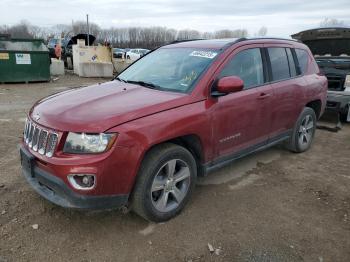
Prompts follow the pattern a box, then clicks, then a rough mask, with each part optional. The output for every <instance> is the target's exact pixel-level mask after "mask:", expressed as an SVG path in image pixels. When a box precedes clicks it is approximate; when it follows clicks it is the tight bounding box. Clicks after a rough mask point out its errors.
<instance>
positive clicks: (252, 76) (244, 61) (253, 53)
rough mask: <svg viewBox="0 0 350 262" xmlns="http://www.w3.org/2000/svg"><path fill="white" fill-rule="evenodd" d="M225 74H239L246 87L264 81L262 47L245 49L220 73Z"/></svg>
mask: <svg viewBox="0 0 350 262" xmlns="http://www.w3.org/2000/svg"><path fill="white" fill-rule="evenodd" d="M225 76H238V77H240V78H241V79H242V80H243V82H244V89H248V88H251V87H254V86H259V85H262V84H263V83H264V70H263V63H262V58H261V52H260V48H251V49H247V50H243V51H241V52H239V53H238V54H236V55H235V56H234V57H233V58H232V59H231V61H229V62H228V63H227V64H226V66H225V67H224V69H223V70H222V71H221V73H220V78H221V77H225Z"/></svg>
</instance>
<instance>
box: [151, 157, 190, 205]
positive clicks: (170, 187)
mask: <svg viewBox="0 0 350 262" xmlns="http://www.w3.org/2000/svg"><path fill="white" fill-rule="evenodd" d="M190 177H191V174H190V168H189V167H188V165H187V164H186V163H185V162H184V161H182V160H180V159H172V160H170V161H168V162H166V163H165V164H164V165H163V166H162V167H161V168H160V169H159V170H158V172H157V174H156V176H155V177H154V179H153V183H152V187H151V200H152V204H153V206H154V207H155V208H156V209H157V210H158V211H160V212H169V211H172V210H174V209H176V208H177V207H178V206H179V205H180V204H181V203H182V201H183V200H184V198H185V197H186V195H187V192H188V189H189V187H190V183H191V180H190Z"/></svg>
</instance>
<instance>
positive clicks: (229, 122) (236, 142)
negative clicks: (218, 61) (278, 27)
mask: <svg viewBox="0 0 350 262" xmlns="http://www.w3.org/2000/svg"><path fill="white" fill-rule="evenodd" d="M261 47H262V45H247V46H243V47H240V48H238V49H236V50H235V51H234V52H233V53H232V54H231V56H230V57H229V58H228V60H227V62H226V63H225V64H224V65H223V67H222V68H221V70H219V73H218V75H217V77H216V78H217V79H219V78H222V77H225V76H238V77H240V78H241V79H242V80H243V81H244V89H243V90H242V91H240V92H236V93H231V94H228V95H226V96H222V97H219V98H218V99H217V102H216V103H215V105H214V108H213V109H214V110H213V122H214V125H213V126H214V140H215V141H214V144H216V155H217V156H230V155H231V154H234V153H237V152H239V151H241V150H243V149H248V148H250V147H253V146H257V145H258V144H260V145H262V144H264V143H265V142H266V141H267V139H268V135H269V131H270V125H271V112H270V108H271V107H270V104H271V101H272V99H273V94H272V88H271V86H270V85H269V84H266V72H265V71H264V68H265V67H264V66H263V64H264V62H263V61H264V60H263V53H262V51H261V50H262V49H261Z"/></svg>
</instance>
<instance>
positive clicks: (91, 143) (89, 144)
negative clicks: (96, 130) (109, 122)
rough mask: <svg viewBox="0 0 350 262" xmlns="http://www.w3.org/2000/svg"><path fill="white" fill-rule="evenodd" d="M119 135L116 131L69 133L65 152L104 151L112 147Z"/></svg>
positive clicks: (86, 152) (88, 152)
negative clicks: (107, 132)
mask: <svg viewBox="0 0 350 262" xmlns="http://www.w3.org/2000/svg"><path fill="white" fill-rule="evenodd" d="M116 137H117V134H116V133H109V134H105V133H101V134H86V133H71V132H70V133H69V134H68V136H67V139H66V143H65V144H64V148H63V152H65V153H72V154H94V153H102V152H105V151H107V150H108V149H109V148H111V146H112V144H113V142H114V141H115V139H116Z"/></svg>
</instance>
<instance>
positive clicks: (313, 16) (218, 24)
mask: <svg viewBox="0 0 350 262" xmlns="http://www.w3.org/2000/svg"><path fill="white" fill-rule="evenodd" d="M0 1H1V2H0V10H1V15H0V24H8V25H13V24H16V23H18V22H20V21H21V20H27V21H29V22H30V23H31V24H34V25H39V26H51V25H55V24H62V23H67V24H68V23H71V22H72V20H74V21H77V20H84V19H85V15H86V14H87V13H88V14H89V16H90V20H91V21H92V22H94V23H96V24H98V25H99V26H101V27H103V28H108V27H111V26H113V27H127V26H166V27H170V28H175V29H187V28H190V29H196V30H199V31H214V30H219V29H243V28H245V29H247V30H248V32H249V34H250V35H253V34H254V33H255V32H256V31H258V29H259V28H260V27H261V26H266V27H267V28H268V35H269V36H281V37H287V36H289V35H290V34H292V33H296V32H299V31H301V30H304V29H310V28H315V27H318V26H319V23H320V21H321V20H323V19H324V18H326V17H328V18H337V19H339V20H343V21H344V22H345V23H346V24H348V25H350V2H349V0H328V1H324V0H318V1H315V0H280V1H278V0H270V1H268V0H267V1H261V0H252V1H242V0H239V1H236V0H143V1H141V0H135V1H132V0H95V1H92V0H54V1H53V0H0Z"/></svg>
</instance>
